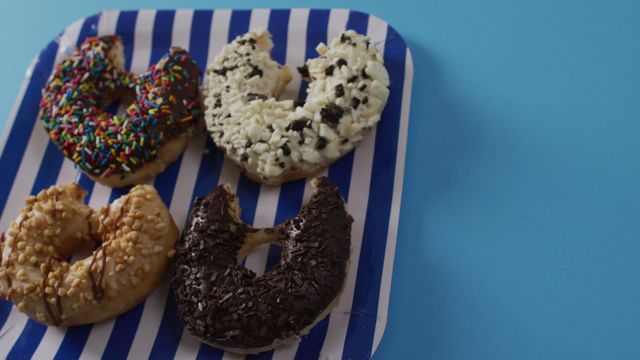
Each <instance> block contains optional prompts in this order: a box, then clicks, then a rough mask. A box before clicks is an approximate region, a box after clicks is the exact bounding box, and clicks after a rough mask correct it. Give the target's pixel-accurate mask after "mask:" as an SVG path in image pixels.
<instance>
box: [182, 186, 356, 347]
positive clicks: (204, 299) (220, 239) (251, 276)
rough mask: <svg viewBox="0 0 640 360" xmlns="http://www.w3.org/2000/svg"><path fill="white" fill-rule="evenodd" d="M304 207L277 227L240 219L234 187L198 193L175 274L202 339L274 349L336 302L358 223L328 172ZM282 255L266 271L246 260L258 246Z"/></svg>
mask: <svg viewBox="0 0 640 360" xmlns="http://www.w3.org/2000/svg"><path fill="white" fill-rule="evenodd" d="M312 183H313V185H314V187H315V191H314V193H313V195H312V196H311V198H310V200H309V201H308V202H307V203H306V204H305V205H304V206H303V208H302V209H301V211H300V213H299V214H298V215H297V216H295V217H293V218H290V219H288V220H286V221H285V222H284V223H283V224H280V225H278V226H276V227H274V228H270V229H254V228H252V227H250V226H249V225H246V224H244V223H242V221H241V220H240V219H239V215H240V208H239V205H238V201H237V199H236V197H235V196H234V195H233V194H232V193H231V192H230V190H229V187H228V186H224V185H221V186H218V187H217V188H215V189H214V190H213V191H212V192H211V193H209V194H208V195H207V196H206V197H204V198H200V199H197V200H196V202H195V205H194V208H193V210H192V212H191V213H190V215H189V218H188V220H187V225H186V227H185V229H186V230H185V231H184V232H183V234H182V237H181V238H180V240H178V244H177V245H176V255H175V256H174V268H175V270H174V273H173V276H172V278H171V284H172V288H173V290H174V294H175V299H176V304H177V308H178V314H179V316H180V317H181V318H182V320H183V322H184V324H185V327H186V329H187V330H188V331H189V332H190V333H191V334H193V335H195V336H196V337H198V338H200V340H202V341H203V342H205V343H207V344H210V345H212V346H216V347H219V348H222V349H224V350H226V351H231V352H235V353H241V354H253V353H258V352H262V351H267V350H271V349H273V348H275V347H276V346H279V345H281V344H284V343H287V342H291V341H293V340H294V339H296V338H297V337H299V336H301V335H304V334H306V333H307V332H308V331H309V330H310V329H311V327H313V325H315V324H316V323H317V322H318V321H320V320H322V318H324V317H325V316H326V314H328V313H329V311H330V310H331V308H332V307H333V306H334V305H335V304H336V303H337V299H338V296H339V294H340V293H341V290H342V287H343V283H344V280H345V276H346V266H347V263H348V260H349V254H350V242H351V223H352V221H353V219H352V218H351V216H350V215H349V214H348V213H347V210H346V207H345V203H344V200H343V199H342V196H341V195H340V192H339V190H338V189H337V188H336V186H335V185H333V184H332V183H331V182H330V181H329V180H328V179H327V178H318V179H314V180H312ZM264 243H277V244H279V245H280V246H282V256H281V258H280V261H279V263H278V264H277V265H276V266H275V268H274V269H273V270H272V271H270V272H267V273H265V274H264V275H262V276H257V275H256V273H255V272H253V271H251V270H249V269H247V268H245V267H243V266H242V259H243V258H244V257H245V256H246V255H247V254H248V253H249V252H251V250H252V249H254V248H255V247H256V246H258V245H260V244H264Z"/></svg>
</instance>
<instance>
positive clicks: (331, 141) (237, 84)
mask: <svg viewBox="0 0 640 360" xmlns="http://www.w3.org/2000/svg"><path fill="white" fill-rule="evenodd" d="M272 46H273V43H272V42H271V35H270V34H269V32H267V31H261V30H260V31H251V32H249V33H246V34H244V35H241V36H238V37H237V38H236V39H235V40H234V41H233V42H231V43H229V44H227V45H226V46H224V48H223V49H222V52H221V53H220V54H219V55H218V56H217V57H216V58H215V60H214V62H213V64H212V65H211V66H210V67H209V68H208V69H207V72H206V78H205V85H204V90H203V94H204V96H205V99H204V110H205V115H204V117H205V121H206V124H207V130H208V132H209V133H210V135H211V137H212V138H213V141H214V142H215V143H216V145H217V146H218V147H219V148H220V149H221V150H222V151H224V152H225V154H226V155H227V156H228V157H229V158H231V159H232V160H233V161H234V162H235V163H237V164H238V165H239V166H240V168H241V169H242V170H243V172H244V173H245V174H246V175H247V176H248V177H250V178H252V179H254V180H256V181H260V182H262V183H264V184H268V185H278V184H280V183H282V182H285V181H289V180H294V179H298V178H303V177H307V176H311V175H313V174H315V173H317V172H319V171H320V170H322V169H323V168H325V167H326V166H328V165H330V164H331V163H333V162H334V161H336V160H338V159H340V157H342V156H343V155H344V154H346V153H347V152H349V151H350V150H351V149H353V148H354V147H355V146H356V145H358V143H359V142H360V141H361V140H362V138H363V137H364V136H365V135H366V133H367V132H369V131H370V130H371V129H372V128H373V127H374V126H375V125H376V124H377V123H378V121H379V120H380V114H381V112H382V110H383V108H384V106H385V104H386V102H387V98H388V96H389V89H388V86H389V75H388V73H387V70H386V68H385V67H384V65H383V60H382V57H381V56H380V54H379V53H378V51H377V50H376V48H375V47H374V46H372V45H371V43H370V40H369V38H367V37H365V36H362V35H359V34H357V33H356V32H355V31H353V30H347V31H345V32H344V33H342V34H341V35H340V36H339V37H337V38H335V39H333V40H332V41H331V42H330V44H329V45H328V46H326V45H324V44H322V43H321V44H319V45H318V47H317V48H316V49H317V51H318V53H319V54H320V56H319V57H317V58H314V59H310V60H308V61H307V62H306V64H305V65H304V66H302V67H300V68H299V69H298V70H299V71H300V73H301V74H302V76H303V78H304V79H305V80H307V81H309V87H308V88H307V96H306V100H305V101H292V100H281V101H278V100H277V99H276V97H277V96H278V94H279V93H280V92H281V91H282V89H283V88H284V86H285V85H286V84H287V83H288V82H289V80H290V79H291V74H290V72H289V70H288V69H287V68H286V67H283V66H281V65H279V64H278V63H277V62H275V61H274V60H272V59H271V56H270V50H271V48H272Z"/></svg>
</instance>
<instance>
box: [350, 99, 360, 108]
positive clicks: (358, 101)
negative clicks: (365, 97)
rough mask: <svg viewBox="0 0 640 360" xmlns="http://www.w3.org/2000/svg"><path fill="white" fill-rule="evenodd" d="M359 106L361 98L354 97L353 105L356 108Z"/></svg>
mask: <svg viewBox="0 0 640 360" xmlns="http://www.w3.org/2000/svg"><path fill="white" fill-rule="evenodd" d="M358 106H360V99H358V98H357V97H354V98H352V99H351V107H352V108H353V109H354V110H355V109H357V108H358Z"/></svg>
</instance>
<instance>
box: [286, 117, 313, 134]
mask: <svg viewBox="0 0 640 360" xmlns="http://www.w3.org/2000/svg"><path fill="white" fill-rule="evenodd" d="M308 121H309V119H305V118H302V119H299V120H294V121H292V122H291V124H289V126H287V131H289V130H293V131H297V132H302V130H304V128H306V127H307V122H308Z"/></svg>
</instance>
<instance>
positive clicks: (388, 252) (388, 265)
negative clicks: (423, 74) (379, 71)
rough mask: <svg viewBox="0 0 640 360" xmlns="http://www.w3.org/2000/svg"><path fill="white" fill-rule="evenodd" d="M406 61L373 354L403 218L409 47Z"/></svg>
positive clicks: (380, 331)
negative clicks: (402, 201)
mask: <svg viewBox="0 0 640 360" xmlns="http://www.w3.org/2000/svg"><path fill="white" fill-rule="evenodd" d="M406 56H407V58H406V62H405V67H406V68H405V75H404V87H403V89H402V95H403V99H402V109H401V113H400V131H399V134H398V153H397V155H396V170H395V174H394V177H393V198H392V200H391V214H390V218H389V234H388V235H387V246H386V248H385V252H384V263H383V265H382V279H381V284H380V298H379V299H378V321H377V322H376V329H375V332H374V334H373V348H372V349H371V355H373V353H374V352H375V351H376V349H377V348H378V345H379V344H380V340H382V335H383V334H384V329H385V326H386V325H387V318H388V316H387V313H388V311H389V292H390V291H391V273H392V272H393V260H394V257H395V253H396V239H397V237H398V221H399V218H400V201H401V200H402V179H403V177H404V161H405V155H406V152H407V131H408V128H409V109H410V108H411V86H412V83H413V60H412V59H411V52H410V51H409V48H407V52H406Z"/></svg>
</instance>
